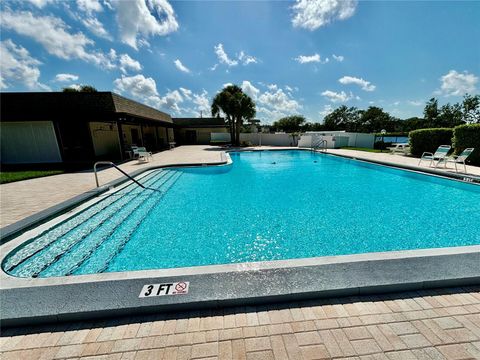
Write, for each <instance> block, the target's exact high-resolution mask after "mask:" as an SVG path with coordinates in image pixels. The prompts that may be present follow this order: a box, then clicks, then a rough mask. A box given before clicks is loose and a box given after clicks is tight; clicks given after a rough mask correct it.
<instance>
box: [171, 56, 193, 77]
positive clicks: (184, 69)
mask: <svg viewBox="0 0 480 360" xmlns="http://www.w3.org/2000/svg"><path fill="white" fill-rule="evenodd" d="M173 63H174V64H175V67H176V68H177V69H178V70H180V71H182V72H184V73H187V74H188V73H190V69H189V68H187V67H186V66H185V65H183V64H182V62H181V61H180V59H177V60H175V61H174V62H173Z"/></svg>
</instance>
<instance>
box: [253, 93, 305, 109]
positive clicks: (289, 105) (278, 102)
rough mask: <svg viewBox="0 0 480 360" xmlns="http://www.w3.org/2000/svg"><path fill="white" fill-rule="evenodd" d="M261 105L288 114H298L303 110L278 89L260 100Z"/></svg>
mask: <svg viewBox="0 0 480 360" xmlns="http://www.w3.org/2000/svg"><path fill="white" fill-rule="evenodd" d="M258 101H259V103H261V104H263V105H266V106H268V107H271V108H274V109H276V110H279V111H283V112H286V113H293V112H296V111H297V110H298V109H300V108H301V106H300V104H299V103H298V102H297V101H296V100H294V99H292V98H291V97H290V96H288V95H287V94H286V93H284V92H283V90H282V89H278V90H277V91H275V92H270V91H266V92H264V93H263V94H262V95H260V97H259V98H258Z"/></svg>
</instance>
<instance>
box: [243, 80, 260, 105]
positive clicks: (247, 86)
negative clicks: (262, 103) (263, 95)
mask: <svg viewBox="0 0 480 360" xmlns="http://www.w3.org/2000/svg"><path fill="white" fill-rule="evenodd" d="M241 88H242V90H243V92H244V93H245V94H247V95H248V96H250V97H251V98H252V99H253V100H254V101H255V100H257V96H258V94H259V93H260V90H259V89H257V88H256V87H255V86H253V85H252V83H251V82H250V81H247V80H244V81H243V82H242V86H241Z"/></svg>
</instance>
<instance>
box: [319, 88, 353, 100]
mask: <svg viewBox="0 0 480 360" xmlns="http://www.w3.org/2000/svg"><path fill="white" fill-rule="evenodd" d="M322 95H323V96H325V97H326V98H327V99H328V100H330V101H331V102H346V101H348V100H351V99H354V98H356V99H359V98H358V97H355V96H354V95H353V94H352V93H351V92H350V94H347V93H346V92H345V91H341V92H335V91H331V90H325V91H324V92H322Z"/></svg>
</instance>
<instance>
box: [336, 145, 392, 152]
mask: <svg viewBox="0 0 480 360" xmlns="http://www.w3.org/2000/svg"><path fill="white" fill-rule="evenodd" d="M340 149H345V150H358V151H367V152H374V153H381V152H384V153H388V152H390V150H379V149H369V148H361V147H353V146H343V147H341V148H340Z"/></svg>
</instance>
